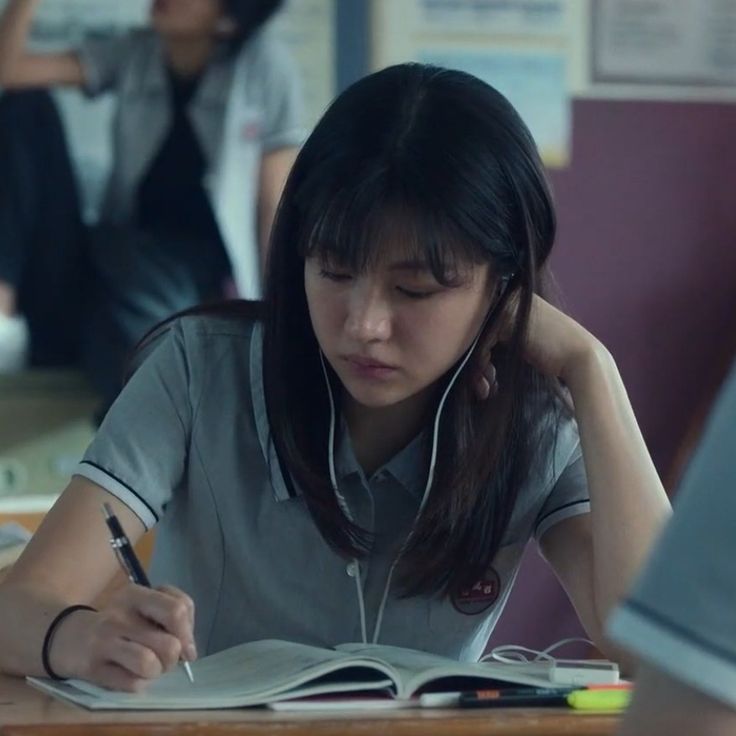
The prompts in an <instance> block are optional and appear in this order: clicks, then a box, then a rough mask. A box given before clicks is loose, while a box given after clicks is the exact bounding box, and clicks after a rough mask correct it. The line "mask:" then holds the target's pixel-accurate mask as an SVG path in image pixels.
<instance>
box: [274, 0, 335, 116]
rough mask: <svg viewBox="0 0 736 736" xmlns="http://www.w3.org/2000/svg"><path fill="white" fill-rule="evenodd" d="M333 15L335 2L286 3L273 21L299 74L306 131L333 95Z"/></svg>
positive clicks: (300, 0)
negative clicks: (302, 88)
mask: <svg viewBox="0 0 736 736" xmlns="http://www.w3.org/2000/svg"><path fill="white" fill-rule="evenodd" d="M336 13H337V8H336V0H288V2H287V3H286V4H285V7H284V10H283V11H282V12H281V13H279V15H278V16H277V17H276V19H275V21H274V26H275V30H276V33H277V34H278V35H279V36H280V38H281V39H282V40H283V41H284V42H285V43H286V45H287V46H288V47H289V50H290V51H291V53H292V55H293V56H294V58H295V59H296V62H297V66H298V68H299V72H300V74H301V79H302V83H303V85H304V101H305V106H306V116H307V120H306V122H307V126H308V127H309V128H311V127H312V126H314V124H315V123H316V122H317V120H319V118H320V117H321V115H322V113H323V112H324V111H325V108H326V107H327V105H329V104H330V102H331V100H332V98H333V96H334V95H335V87H336V84H337V82H336V74H335V66H336V62H335V60H336V55H337V52H336V50H335V46H336V42H335V28H336V25H337V20H336V17H335V16H336Z"/></svg>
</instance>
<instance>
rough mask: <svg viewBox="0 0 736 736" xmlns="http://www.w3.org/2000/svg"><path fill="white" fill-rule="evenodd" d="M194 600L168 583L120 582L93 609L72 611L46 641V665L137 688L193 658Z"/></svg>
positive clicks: (62, 672)
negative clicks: (98, 607) (149, 585)
mask: <svg viewBox="0 0 736 736" xmlns="http://www.w3.org/2000/svg"><path fill="white" fill-rule="evenodd" d="M193 630H194V603H193V602H192V599H191V598H190V597H189V596H188V595H186V594H185V593H183V592H182V591H180V590H178V589H177V588H174V587H170V586H162V587H160V588H155V589H152V588H144V587H142V586H140V585H133V584H130V583H129V584H126V585H125V586H124V587H122V588H121V589H120V590H119V591H116V592H115V593H114V594H113V595H112V596H111V597H110V599H109V602H108V603H107V605H106V606H105V608H104V609H102V610H101V611H99V612H94V611H77V612H75V613H73V614H71V615H70V616H69V618H68V619H67V620H65V621H62V623H61V624H60V625H59V629H58V630H57V631H56V633H55V635H54V638H53V640H52V643H51V650H50V652H49V658H50V663H51V667H52V669H53V670H54V671H55V672H57V673H58V674H59V675H60V676H62V677H75V678H78V679H83V680H87V681H88V682H92V683H94V684H96V685H102V686H103V687H107V688H110V689H111V690H123V691H127V692H138V691H140V690H142V689H143V688H144V687H145V686H146V685H147V684H148V683H149V682H150V681H151V680H154V679H156V678H157V677H159V676H160V675H162V674H163V673H164V672H168V671H170V670H172V669H173V668H174V667H176V666H177V664H178V662H179V659H180V658H183V659H185V660H187V661H192V660H194V659H196V658H197V651H196V647H195V644H194V633H193Z"/></svg>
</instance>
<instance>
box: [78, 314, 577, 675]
mask: <svg viewBox="0 0 736 736" xmlns="http://www.w3.org/2000/svg"><path fill="white" fill-rule="evenodd" d="M261 347H262V329H261V326H260V324H255V325H250V324H247V323H244V322H242V321H240V322H238V321H234V320H233V321H230V320H224V319H213V318H203V317H187V318H183V319H180V320H179V321H177V322H176V323H175V324H174V325H173V326H172V327H171V328H170V329H169V330H168V331H167V333H165V334H164V335H163V336H162V337H161V338H160V339H159V341H158V343H157V344H156V345H155V346H154V347H153V348H152V349H151V351H150V353H149V354H148V355H147V356H146V358H145V359H144V361H143V363H142V365H141V366H140V367H139V368H138V370H137V371H136V372H135V374H134V375H133V377H132V378H131V380H130V382H129V383H128V385H127V386H126V388H125V389H124V390H123V392H122V394H121V395H120V397H119V398H118V400H117V401H116V402H115V404H114V405H113V407H112V408H111V410H110V412H109V413H108V415H107V417H106V419H105V421H104V422H103V424H102V426H101V427H100V429H99V432H98V434H97V436H96V438H95V440H94V442H93V443H92V445H91V446H90V448H89V450H88V451H87V453H86V455H85V458H84V460H83V462H82V463H81V465H80V466H79V468H78V470H77V473H78V474H80V475H82V476H84V477H86V478H88V479H89V480H91V481H94V482H95V483H97V484H99V485H101V486H102V487H103V488H105V489H107V490H108V491H109V492H110V493H112V494H113V495H115V496H117V497H118V498H119V499H120V500H122V501H123V502H124V503H125V504H127V505H128V506H129V507H130V508H131V509H132V510H133V511H134V512H135V513H136V514H137V515H138V516H139V517H140V518H141V520H142V521H143V523H144V524H145V525H146V527H149V528H150V527H153V526H154V525H156V524H157V523H158V526H159V528H158V531H157V538H156V546H155V551H154V557H153V562H152V569H151V576H152V579H153V581H154V582H155V583H163V582H167V583H171V584H174V585H177V586H179V587H181V588H182V589H183V590H185V591H187V592H188V593H190V595H191V596H192V597H193V599H194V600H195V603H196V606H197V613H196V627H195V636H196V640H197V645H198V647H199V650H200V652H201V653H211V652H215V651H218V650H220V649H223V648H226V647H229V646H232V645H234V644H237V643H240V642H243V641H248V640H256V639H265V638H281V639H289V640H294V641H300V642H305V643H310V644H316V645H323V646H331V645H334V644H336V643H340V642H347V641H360V639H361V629H360V616H359V607H358V603H357V595H356V589H355V580H354V579H353V572H354V571H353V569H352V567H351V564H350V562H349V561H348V560H346V559H344V558H342V557H340V556H339V555H338V554H336V553H335V552H334V551H333V550H332V549H331V548H330V547H328V545H327V544H326V543H325V542H324V540H323V539H322V537H321V536H320V534H319V532H318V530H317V528H316V526H315V525H314V523H313V521H312V518H311V516H310V514H309V512H308V510H307V507H306V505H305V502H304V499H303V497H302V496H301V494H300V493H299V491H298V489H296V491H294V492H293V495H290V492H289V489H288V487H287V484H286V483H285V482H284V478H283V477H282V476H281V472H280V468H279V464H278V462H277V460H276V457H275V452H274V449H273V445H272V443H270V442H269V428H268V421H267V417H266V408H265V404H264V395H263V383H262V373H261V363H262V360H261ZM419 443H420V438H417V439H415V440H414V441H413V442H412V443H410V444H409V445H408V446H407V447H406V448H404V449H403V450H402V451H401V452H399V453H398V454H397V455H396V456H395V457H393V458H392V459H391V460H390V461H389V462H388V463H386V465H384V466H383V467H382V468H380V469H378V470H377V471H376V472H375V473H374V474H373V475H372V476H371V477H370V478H366V476H365V474H364V473H363V471H362V470H361V468H360V467H359V465H358V463H357V462H356V460H355V455H354V453H353V450H352V447H351V444H350V438H349V436H348V434H347V432H346V431H345V426H344V424H343V425H342V433H341V436H340V440H339V450H338V452H337V454H336V469H337V476H338V482H339V486H340V489H341V491H342V493H343V495H344V496H345V498H346V500H347V502H348V504H349V505H350V508H351V510H352V513H353V514H354V516H355V517H356V520H357V521H358V523H360V524H362V525H363V526H364V527H365V528H367V529H368V530H369V531H372V532H374V533H375V534H376V546H375V548H374V550H373V552H372V554H371V556H370V558H369V559H367V560H364V561H362V562H361V575H362V579H363V581H364V592H365V606H366V611H367V626H368V634H369V638H370V636H371V634H372V632H373V627H374V623H375V619H376V614H377V610H378V607H379V603H380V598H381V594H382V592H383V588H384V584H385V581H386V576H387V575H388V568H389V566H390V564H391V562H392V560H393V555H394V551H395V547H396V545H397V544H400V543H401V542H402V541H403V535H404V534H406V533H407V532H408V531H409V528H410V526H411V524H412V521H413V519H414V515H415V513H416V511H417V508H418V506H419V501H420V496H421V494H422V491H423V483H424V482H425V478H426V473H427V468H426V467H424V463H423V462H421V461H420V460H419V458H420V452H419ZM550 444H551V445H552V443H550ZM325 451H326V449H325ZM542 465H543V466H542V467H538V468H535V469H534V471H533V472H532V473H531V474H530V480H529V482H528V483H527V485H526V487H525V488H524V489H523V490H522V492H521V493H520V496H519V500H518V503H517V506H516V508H515V509H514V512H513V517H512V520H511V524H510V526H509V529H508V532H507V534H506V537H505V539H504V544H503V547H502V549H501V551H500V552H499V554H498V556H497V557H496V559H495V560H494V562H493V568H492V569H491V570H489V571H488V574H487V576H486V578H485V579H484V580H483V581H479V584H478V586H474V588H472V589H470V590H469V591H464V592H462V594H461V595H460V597H458V598H457V599H454V600H450V599H442V598H439V597H436V596H419V597H413V598H401V597H399V596H398V595H397V592H396V590H395V589H392V591H391V594H390V595H389V598H388V603H387V606H386V609H385V613H384V621H383V625H382V627H381V635H380V638H379V641H380V643H382V644H395V645H401V646H407V647H414V648H417V649H423V650H427V651H431V652H436V653H438V654H444V655H447V656H450V657H454V658H457V659H461V660H475V659H477V658H478V657H479V656H480V655H481V654H482V652H483V649H484V646H485V643H486V641H487V639H488V637H489V635H490V633H491V631H492V629H493V627H494V625H495V623H496V620H497V619H498V616H499V614H500V613H501V610H502V609H503V606H504V604H505V602H506V599H507V597H508V594H509V591H510V589H511V586H512V584H513V581H514V577H515V575H516V571H517V568H518V565H519V561H520V559H521V555H522V552H523V550H524V547H525V545H526V543H527V541H528V540H529V539H530V537H531V536H532V535H534V534H536V535H537V536H541V535H542V534H544V532H545V531H546V530H547V529H549V528H550V527H551V526H553V525H554V524H556V523H558V522H559V521H561V520H562V519H565V518H567V517H569V516H572V515H575V514H581V513H586V512H588V511H589V502H588V493H587V484H586V479H585V472H584V468H583V462H582V457H581V451H580V445H579V440H578V435H577V429H576V426H575V423H574V422H573V421H571V420H564V423H563V424H562V426H560V427H559V436H558V438H557V441H556V442H555V443H554V444H553V446H551V448H550V456H549V457H547V458H545V459H544V463H543V464H542Z"/></svg>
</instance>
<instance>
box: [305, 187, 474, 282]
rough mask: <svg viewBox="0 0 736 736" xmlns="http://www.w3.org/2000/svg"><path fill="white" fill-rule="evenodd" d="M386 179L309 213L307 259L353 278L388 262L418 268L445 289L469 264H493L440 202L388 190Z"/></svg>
mask: <svg viewBox="0 0 736 736" xmlns="http://www.w3.org/2000/svg"><path fill="white" fill-rule="evenodd" d="M385 178H387V177H385V175H384V176H381V175H379V176H375V177H372V178H366V179H364V180H363V181H362V182H359V183H358V184H356V186H354V187H353V188H351V189H341V190H340V191H338V192H337V193H336V194H335V196H334V197H333V198H332V199H331V201H330V202H329V204H328V205H327V206H323V207H321V208H317V207H312V208H310V209H311V211H309V212H305V213H304V215H305V221H304V223H303V224H304V225H305V227H304V229H303V232H305V233H306V237H305V238H304V240H303V241H302V242H301V243H300V247H299V250H300V253H301V255H302V257H303V258H318V259H320V260H321V261H323V262H325V263H328V264H331V265H333V266H337V267H340V268H345V269H348V270H349V271H351V272H354V273H363V272H365V271H366V270H370V269H372V268H375V267H376V266H377V265H378V264H379V263H381V262H386V261H387V260H391V261H395V260H401V261H406V262H411V263H417V264H420V265H423V266H426V267H427V268H428V269H429V270H430V272H431V273H432V275H433V276H434V278H435V279H436V280H437V281H438V283H441V284H443V285H450V284H452V283H454V282H455V280H456V278H457V277H458V276H460V275H462V273H463V271H464V269H465V268H467V266H468V265H469V264H475V263H482V262H484V261H486V260H487V259H488V256H487V253H486V252H485V251H484V249H483V247H482V246H481V245H480V244H476V243H474V242H473V241H472V240H471V239H470V238H468V237H467V236H463V234H462V233H460V231H459V228H457V227H456V226H455V225H454V224H453V222H452V219H451V217H450V216H449V215H448V214H447V213H445V212H442V211H441V210H438V209H437V208H436V206H435V205H436V203H432V204H430V203H423V202H419V201H418V198H417V197H416V196H412V195H411V194H408V193H407V192H406V191H404V192H401V191H400V190H399V189H398V187H388V186H386V182H385Z"/></svg>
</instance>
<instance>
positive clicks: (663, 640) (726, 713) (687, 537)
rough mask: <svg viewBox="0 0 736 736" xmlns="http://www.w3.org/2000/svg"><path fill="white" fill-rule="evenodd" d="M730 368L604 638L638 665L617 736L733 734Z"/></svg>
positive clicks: (735, 491) (735, 474)
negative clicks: (659, 530) (666, 518)
mask: <svg viewBox="0 0 736 736" xmlns="http://www.w3.org/2000/svg"><path fill="white" fill-rule="evenodd" d="M734 449H736V364H735V365H734V367H733V368H732V369H731V374H730V377H729V378H728V379H727V381H726V384H725V386H724V387H723V389H722V391H721V394H720V396H719V398H718V400H717V403H716V406H715V409H714V411H713V412H712V414H711V416H710V419H709V421H708V424H707V426H706V429H705V434H704V437H703V440H702V443H701V445H700V447H699V448H698V450H697V452H696V454H695V456H694V458H693V461H692V462H691V464H690V467H689V468H688V470H687V473H686V474H685V476H684V479H683V482H682V486H681V488H680V491H679V492H678V495H677V498H676V499H675V513H674V515H673V517H672V521H671V522H670V524H669V526H668V527H667V528H666V530H665V532H664V535H663V537H662V539H661V540H660V542H659V543H658V545H657V547H656V548H655V551H654V554H653V556H652V558H651V560H650V562H649V564H648V566H647V567H646V568H645V571H644V574H643V575H642V577H641V579H640V580H639V582H638V584H637V585H636V587H635V588H634V590H633V592H632V593H631V594H630V596H629V597H628V599H627V600H626V601H625V603H624V604H623V605H622V606H621V607H620V608H619V609H618V610H617V611H616V613H615V614H614V616H613V618H612V620H611V622H610V624H609V634H610V636H611V638H612V639H613V640H614V641H616V642H617V643H619V644H621V645H623V646H624V647H626V648H628V649H629V650H630V651H632V652H633V653H635V654H636V655H638V656H639V657H640V658H641V660H642V665H641V668H640V671H639V672H638V673H637V685H636V691H635V694H634V698H633V701H632V705H631V708H630V709H629V711H628V713H627V715H626V717H625V719H624V724H623V728H622V731H621V736H634V735H635V734H646V736H665V735H667V736H669V735H670V734H698V736H725V735H726V734H728V735H729V736H732V734H736V460H735V459H734Z"/></svg>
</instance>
